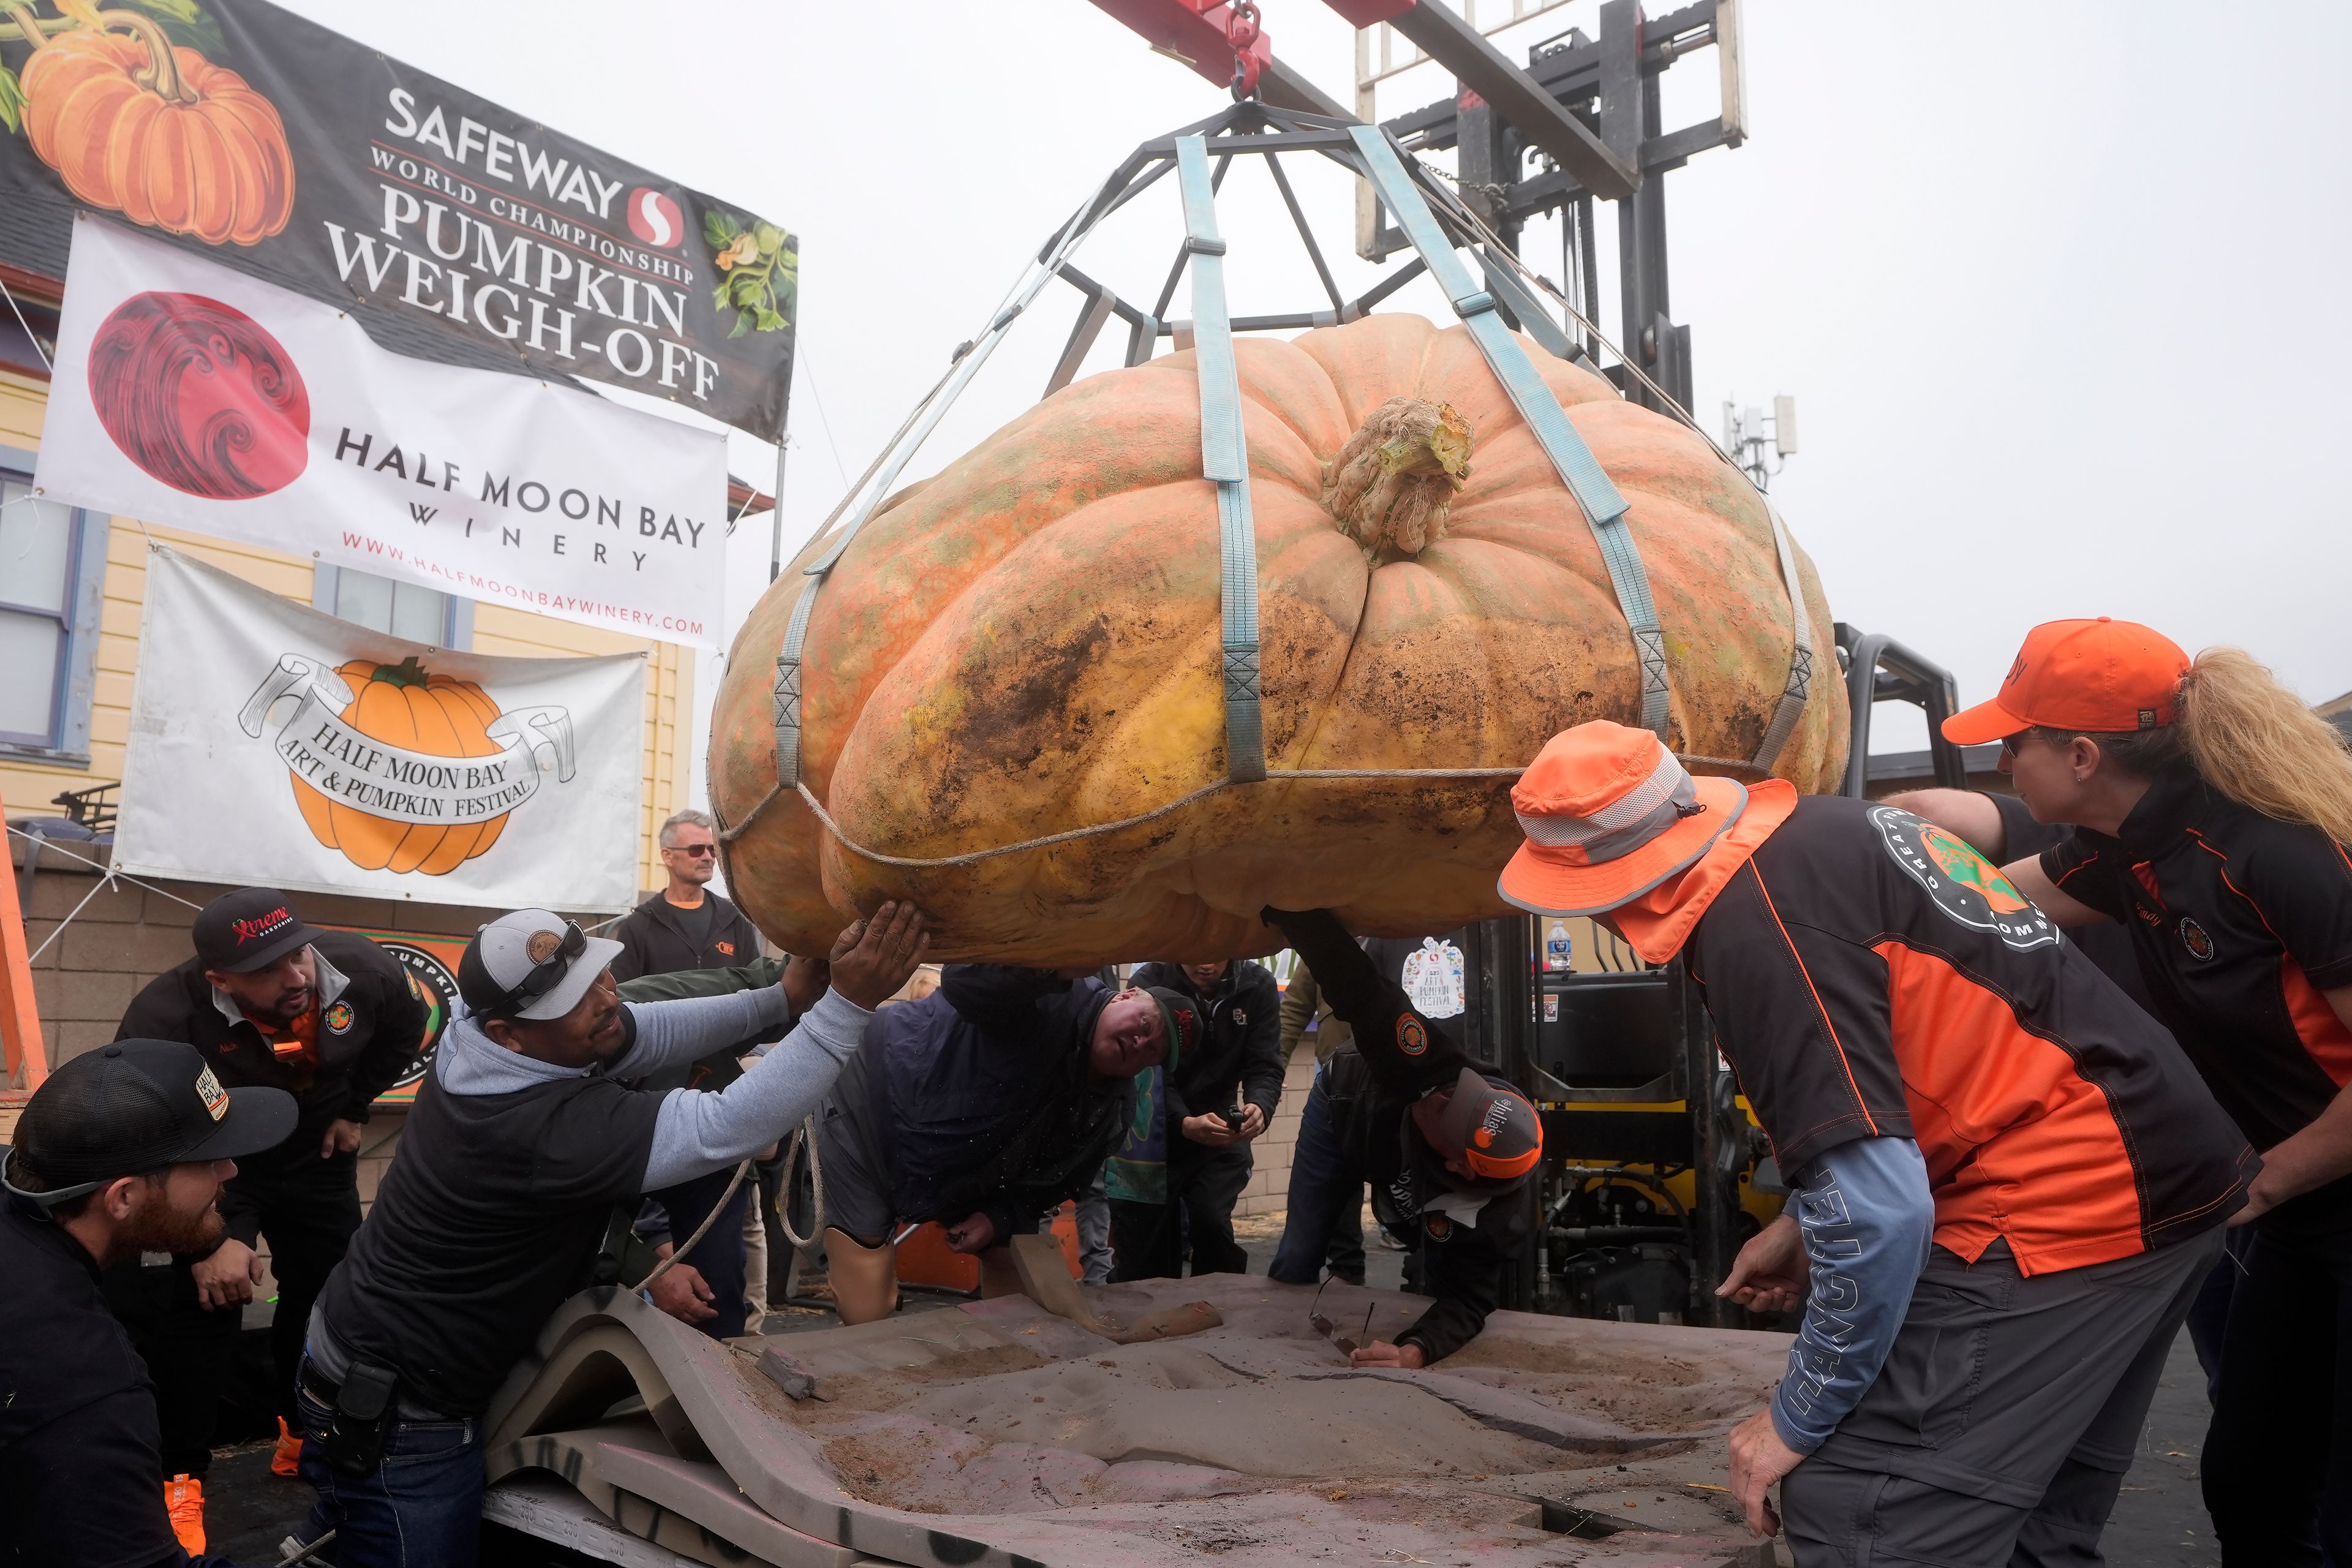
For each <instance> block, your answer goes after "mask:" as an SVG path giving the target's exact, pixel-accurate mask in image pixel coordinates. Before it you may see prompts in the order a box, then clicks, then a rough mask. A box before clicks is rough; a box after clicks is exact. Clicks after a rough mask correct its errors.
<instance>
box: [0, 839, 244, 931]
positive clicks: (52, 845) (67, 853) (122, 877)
mask: <svg viewBox="0 0 2352 1568" xmlns="http://www.w3.org/2000/svg"><path fill="white" fill-rule="evenodd" d="M7 827H8V831H9V832H11V833H13V834H15V835H16V837H19V838H22V839H25V840H26V841H28V842H30V841H34V840H38V842H39V844H40V847H42V848H44V849H53V850H55V851H57V852H58V854H60V855H62V856H64V857H65V858H67V859H68V860H79V861H80V862H81V863H82V864H83V865H85V866H88V867H89V868H90V869H92V870H94V871H103V872H104V873H106V875H107V876H109V877H110V878H113V879H116V880H119V881H124V882H128V883H130V884H131V886H132V887H134V888H143V889H146V890H147V891H148V892H151V893H161V894H163V896H164V897H165V898H167V899H169V900H172V901H173V903H175V904H185V905H187V906H188V908H190V909H192V910H201V909H203V908H204V905H202V904H200V903H198V902H196V901H195V900H194V899H184V898H182V897H180V895H179V894H177V893H175V892H173V891H172V889H169V888H159V887H157V886H156V885H155V884H154V883H152V882H142V881H141V880H140V879H138V878H136V877H134V876H132V875H131V873H130V872H128V871H118V870H116V869H115V868H113V867H111V866H109V865H107V864H106V863H105V862H104V861H102V860H93V859H91V858H89V856H87V855H77V854H75V853H74V852H73V851H72V850H70V849H68V848H67V847H65V845H63V844H61V843H59V842H58V840H56V839H54V838H50V837H44V836H42V835H39V834H32V833H27V832H26V831H25V830H24V829H23V828H21V827H19V826H16V824H15V823H13V822H12V823H9V824H8V825H7ZM82 901H83V902H84V903H88V902H89V900H87V899H85V900H82Z"/></svg>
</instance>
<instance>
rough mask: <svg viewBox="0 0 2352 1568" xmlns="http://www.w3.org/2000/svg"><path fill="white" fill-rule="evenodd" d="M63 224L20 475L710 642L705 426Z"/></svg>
mask: <svg viewBox="0 0 2352 1568" xmlns="http://www.w3.org/2000/svg"><path fill="white" fill-rule="evenodd" d="M75 230H76V234H75V238H74V247H73V260H72V264H71V266H70V267H69V268H68V273H67V279H66V302H65V311H64V315H63V318H62V320H61V321H59V323H58V353H57V367H56V375H55V377H54V378H53V379H52V380H51V382H50V384H49V403H48V408H47V416H46V420H47V422H46V425H45V426H44V428H43V430H42V436H41V449H40V455H39V458H38V460H37V472H36V476H35V483H36V487H37V493H38V494H40V495H43V496H46V497H47V498H48V499H50V500H60V501H66V502H68V503H70V504H72V505H75V506H86V507H90V508H92V509H94V510H100V511H107V512H119V513H121V514H123V515H125V516H129V517H135V518H141V519H143V520H145V521H149V522H167V523H173V524H175V525H178V526H180V527H184V528H190V529H194V530H195V531H199V532H203V533H214V534H219V535H222V536H224V537H226V538H230V539H242V540H247V541H249V542H252V543H255V544H265V545H268V546H269V547H270V548H272V549H276V550H290V551H294V552H299V553H301V554H306V555H310V556H311V557H313V558H315V559H316V560H318V561H319V562H320V563H323V564H326V565H329V566H350V567H355V568H357V569H359V570H361V571H364V572H373V573H375V574H378V575H381V576H386V577H397V578H400V579H403V580H404V581H406V582H411V583H419V584H424V585H425V587H428V588H438V589H440V590H442V591H443V592H445V593H451V594H459V595H464V596H466V597H467V598H471V599H480V600H485V601H487V602H488V603H491V604H502V605H513V606H515V607H516V608H518V609H525V610H535V611H537V612H539V613H540V614H542V615H549V616H559V617H561V618H562V619H564V620H568V621H578V622H580V623H582V624H583V625H586V626H603V627H605V628H606V629H608V630H611V631H617V632H626V633H630V634H632V635H634V636H637V637H654V638H657V639H659V640H660V641H663V642H675V643H689V644H693V645H695V646H698V647H710V648H716V647H719V612H720V601H721V598H722V595H723V594H724V584H725V581H726V536H727V438H726V437H725V436H724V435H722V434H720V433H719V432H718V431H715V430H698V429H694V428H691V427H689V426H687V425H685V424H683V423H681V422H680V421H677V420H675V419H666V418H663V417H661V416H657V415H652V414H644V413H639V412H637V411H635V410H634V409H627V408H623V407H621V406H620V405H617V404H614V403H611V402H608V401H606V400H605V399H604V398H602V397H599V396H597V395H595V394H593V393H590V392H584V391H582V390H580V389H578V388H575V387H563V386H552V385H550V384H546V383H544V382H530V381H524V380H522V379H520V378H519V377H516V376H511V375H499V374H495V373H493V372H490V371H481V370H465V369H461V368H458V367H456V366H452V365H442V364H434V363H430V362H428V361H425V360H419V359H410V358H408V357H407V356H406V355H404V354H395V353H387V352H385V351H384V350H383V349H380V348H378V347H376V346H375V344H374V343H373V342H369V341H368V337H367V334H366V333H364V332H362V331H360V330H359V328H358V327H357V326H356V325H354V324H353V323H352V321H350V320H349V318H347V317H345V316H343V315H341V313H340V312H338V311H335V310H330V309H329V308H328V307H326V306H324V305H320V304H319V303H317V302H316V301H314V300H305V299H302V298H300V297H299V296H298V295H294V294H289V293H288V292H287V291H286V290H285V289H279V288H277V287H275V286H274V285H271V284H268V283H264V282H262V281H260V280H259V279H254V278H248V277H246V276H245V275H244V274H242V273H238V272H233V271H230V270H229V269H228V268H225V267H219V266H216V265H215V264H214V263H212V262H210V261H206V260H205V259H204V258H200V257H195V256H191V255H189V254H188V253H187V252H185V251H184V250H181V249H179V248H178V247H173V246H169V245H165V244H163V242H161V241H159V240H154V239H151V238H148V237H146V236H144V235H141V234H134V233H132V232H131V231H130V230H128V229H125V228H122V227H121V226H118V225H115V224H111V223H108V222H106V221H104V220H102V219H100V218H94V217H90V216H87V215H85V216H82V217H81V218H80V219H79V221H78V222H77V223H76V225H75Z"/></svg>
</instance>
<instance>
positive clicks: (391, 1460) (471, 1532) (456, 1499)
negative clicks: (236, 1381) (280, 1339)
mask: <svg viewBox="0 0 2352 1568" xmlns="http://www.w3.org/2000/svg"><path fill="white" fill-rule="evenodd" d="M306 1361H307V1358H306ZM295 1398H296V1400H297V1402H298V1403H299V1405H300V1406H301V1412H302V1423H303V1426H304V1427H305V1429H306V1430H307V1431H308V1432H309V1433H310V1434H312V1435H311V1436H307V1437H305V1438H304V1440H303V1443H302V1479H304V1480H306V1481H308V1482H310V1484H311V1485H312V1486H313V1487H316V1488H317V1489H318V1490H319V1501H318V1505H317V1506H316V1507H314V1508H312V1509H311V1510H310V1524H309V1526H308V1527H307V1529H306V1532H305V1534H304V1537H303V1539H305V1540H307V1541H316V1540H317V1539H318V1538H319V1537H320V1536H321V1535H323V1534H325V1533H326V1532H327V1531H330V1530H331V1531H334V1532H335V1544H334V1547H333V1551H334V1554H335V1561H336V1562H337V1563H340V1564H341V1568H475V1563H476V1562H477V1561H478V1558H479V1557H480V1555H481V1550H482V1487H483V1479H482V1441H481V1423H480V1422H479V1421H472V1420H468V1421H402V1422H399V1423H397V1424H395V1425H394V1427H393V1429H392V1434H391V1436H389V1437H387V1438H386V1439H385V1441H384V1447H383V1462H382V1463H380V1464H378V1465H377V1466H376V1468H374V1469H373V1470H371V1471H369V1472H368V1473H367V1474H366V1475H363V1476H350V1475H345V1474H344V1473H343V1472H342V1471H341V1470H338V1469H336V1468H334V1467H333V1466H331V1465H330V1464H328V1463H327V1460H326V1457H325V1456H324V1455H322V1454H321V1453H320V1452H319V1440H318V1437H317V1436H316V1434H318V1433H320V1432H324V1431H325V1430H326V1429H327V1428H328V1426H330V1425H331V1424H332V1422H333V1420H334V1413H333V1412H331V1411H330V1410H328V1409H327V1408H326V1407H325V1406H324V1405H320V1403H319V1402H318V1401H317V1400H315V1399H313V1398H311V1397H310V1391H309V1390H308V1389H304V1390H301V1391H300V1392H299V1393H298V1394H296V1395H295Z"/></svg>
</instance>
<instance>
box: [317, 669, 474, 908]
mask: <svg viewBox="0 0 2352 1568" xmlns="http://www.w3.org/2000/svg"><path fill="white" fill-rule="evenodd" d="M335 673H336V674H337V675H340V676H341V677H342V679H343V684H344V685H345V686H347V687H349V688H350V689H351V690H352V694H353V695H352V700H351V703H350V705H349V706H348V707H346V708H345V709H344V710H343V713H342V718H343V722H344V723H346V724H349V725H350V726H351V727H352V729H354V730H357V731H359V732H360V733H361V734H362V735H365V736H367V737H368V738H369V739H370V740H372V741H381V742H383V743H384V744H385V745H387V746H397V747H399V748H401V749H402V750H404V751H410V752H425V753H426V754H427V755H430V756H436V757H494V756H496V755H498V754H499V752H502V751H504V750H505V749H506V748H505V747H503V746H501V745H499V742H496V741H493V740H491V739H490V737H489V726H490V725H492V724H495V723H497V722H498V720H499V705H498V704H497V703H495V702H493V701H491V700H490V698H489V694H488V692H486V691H484V690H483V689H481V688H480V687H478V686H477V685H475V684H474V683H473V682H472V681H470V680H458V679H453V678H452V677H449V676H446V675H435V674H433V673H432V672H431V671H429V670H427V669H425V668H423V667H422V666H420V665H419V664H418V663H417V662H416V658H415V656H414V655H411V656H410V657H409V658H404V659H402V660H401V661H400V662H399V663H398V664H378V663H376V662H375V661H373V659H365V658H355V659H352V661H350V662H349V663H347V664H345V665H343V666H342V667H341V668H339V669H337V670H336V671H335ZM287 776H288V777H289V778H291V779H293V781H294V804H295V805H298V806H299V807H301V809H302V820H303V821H304V822H305V823H307V824H308V825H309V826H310V834H311V837H315V838H316V839H318V841H319V842H320V843H321V844H323V845H325V846H326V847H328V848H330V849H340V850H341V851H342V852H343V858H345V859H347V860H349V861H351V863H352V865H354V866H357V867H359V868H361V869H362V870H366V871H384V870H391V871H420V872H422V873H424V874H425V876H428V877H438V876H441V875H443V874H444V873H446V872H449V871H454V870H456V869H457V868H458V867H460V866H462V865H464V864H465V863H466V862H467V861H468V860H470V859H472V858H474V857H475V856H477V855H481V854H486V853H488V850H489V847H490V846H491V845H493V844H496V843H497V842H498V841H499V834H501V833H503V832H505V831H506V826H507V819H506V814H505V813H504V812H501V813H499V815H498V816H493V817H491V818H490V819H489V820H488V821H487V822H469V823H463V824H460V825H458V826H442V825H441V824H439V823H433V822H401V821H397V820H395V819H394V818H392V817H388V816H374V815H373V814H372V813H369V812H364V811H362V810H361V809H360V808H359V807H357V806H355V805H349V804H347V803H345V802H343V801H340V800H330V799H328V798H327V797H326V796H325V795H321V794H320V793H319V792H318V791H317V790H315V789H313V788H311V787H310V785H309V784H304V783H303V782H302V780H301V779H300V778H299V776H297V775H295V774H293V773H290V772H289V773H288V775H287Z"/></svg>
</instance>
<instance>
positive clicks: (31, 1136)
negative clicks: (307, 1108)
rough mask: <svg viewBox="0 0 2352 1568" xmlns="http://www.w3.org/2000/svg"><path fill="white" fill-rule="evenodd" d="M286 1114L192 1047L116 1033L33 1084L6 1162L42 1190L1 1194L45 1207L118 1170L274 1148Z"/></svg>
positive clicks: (284, 1100) (270, 1096)
mask: <svg viewBox="0 0 2352 1568" xmlns="http://www.w3.org/2000/svg"><path fill="white" fill-rule="evenodd" d="M295 1121H296V1111H295V1106H294V1097H293V1096H292V1095H290V1094H289V1093H287V1092H286V1091H285V1090H284V1089H259V1088H247V1089H237V1090H236V1091H235V1092H234V1093H231V1092H230V1091H229V1090H227V1089H223V1088H222V1087H221V1084H220V1079H216V1078H215V1077H214V1076H213V1069H212V1068H210V1067H209V1066H207V1065H206V1064H205V1058H203V1056H202V1055H200V1054H199V1053H198V1052H197V1050H196V1047H194V1046H190V1045H184V1044H183V1043H181V1042H180V1041H178V1040H117V1041H115V1042H114V1044H112V1045H110V1046H101V1047H99V1048H98V1049H97V1050H94V1051H87V1052H84V1053H83V1054H82V1055H80V1056H78V1057H76V1058H74V1059H73V1060H71V1061H69V1062H68V1063H66V1064H65V1065H64V1066H63V1067H61V1068H58V1070H57V1071H55V1072H53V1073H51V1074H50V1075H49V1076H48V1079H47V1081H45V1082H44V1083H43V1084H42V1085H41V1087H40V1088H38V1089H35V1090H34V1091H33V1098H32V1099H31V1100H29V1101H27V1102H26V1106H25V1112H24V1114H23V1115H22V1116H21V1117H19V1118H18V1119H17V1121H16V1148H15V1150H14V1159H12V1160H11V1162H10V1163H15V1161H16V1160H21V1161H23V1162H24V1163H26V1165H29V1166H31V1167H32V1168H33V1170H34V1171H36V1172H37V1173H39V1175H40V1177H41V1180H42V1181H44V1182H45V1183H47V1190H46V1191H43V1192H38V1193H27V1192H25V1191H23V1190H22V1189H21V1188H19V1187H18V1186H17V1185H16V1184H15V1183H14V1182H13V1181H12V1182H10V1183H8V1191H9V1192H11V1193H13V1194H16V1195H18V1196H20V1197H26V1198H30V1199H32V1200H33V1201H34V1202H35V1203H37V1204H39V1205H42V1206H43V1207H45V1208H47V1207H53V1206H55V1205H58V1204H61V1203H66V1202H68V1201H69V1200H71V1199H74V1198H78V1197H80V1196H81V1195H82V1194H85V1193H90V1192H95V1191H97V1190H98V1189H99V1188H100V1187H101V1186H104V1185H105V1184H107V1183H109V1182H110V1181H113V1180H115V1179H116V1178H117V1177H119V1176H135V1175H140V1174H142V1173H146V1172H149V1171H159V1170H162V1169H163V1167H164V1166H166V1165H177V1164H181V1163H186V1162H190V1161H201V1160H233V1159H236V1157H237V1156H239V1155H241V1154H257V1153H259V1152H261V1151H263V1150H265V1149H274V1148H276V1147H277V1146H278V1144H280V1143H282V1142H285V1141H286V1140H287V1139H288V1138H289V1136H291V1135H292V1133H293V1131H294V1123H295Z"/></svg>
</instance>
